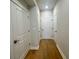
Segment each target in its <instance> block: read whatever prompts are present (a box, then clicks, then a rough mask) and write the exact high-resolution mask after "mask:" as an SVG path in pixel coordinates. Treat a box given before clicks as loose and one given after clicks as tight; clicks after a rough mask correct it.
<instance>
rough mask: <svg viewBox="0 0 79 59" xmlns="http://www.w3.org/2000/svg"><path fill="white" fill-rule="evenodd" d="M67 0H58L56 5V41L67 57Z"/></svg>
mask: <svg viewBox="0 0 79 59" xmlns="http://www.w3.org/2000/svg"><path fill="white" fill-rule="evenodd" d="M68 1H69V0H59V1H58V3H57V5H56V11H57V12H56V15H57V33H56V39H55V40H56V42H57V44H58V45H59V47H60V48H61V50H62V51H63V53H64V54H65V56H66V57H67V59H69V58H68V57H69V11H68V10H69V9H68V8H69V6H68Z"/></svg>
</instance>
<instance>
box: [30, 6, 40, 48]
mask: <svg viewBox="0 0 79 59" xmlns="http://www.w3.org/2000/svg"><path fill="white" fill-rule="evenodd" d="M38 16H39V15H38V9H37V7H36V6H34V7H32V8H31V9H30V20H31V49H37V48H39V41H40V28H39V27H40V26H39V19H38Z"/></svg>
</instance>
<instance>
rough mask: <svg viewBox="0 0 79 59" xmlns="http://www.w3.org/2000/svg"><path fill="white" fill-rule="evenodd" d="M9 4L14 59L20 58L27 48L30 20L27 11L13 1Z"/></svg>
mask: <svg viewBox="0 0 79 59" xmlns="http://www.w3.org/2000/svg"><path fill="white" fill-rule="evenodd" d="M11 5H12V6H11V7H12V11H11V12H12V18H11V21H12V29H13V40H14V45H13V46H14V49H13V50H14V59H20V58H21V57H22V56H23V54H24V53H25V52H28V50H29V41H30V32H28V30H30V20H29V18H28V17H27V14H28V11H25V10H23V9H22V8H21V7H19V6H17V5H16V4H14V3H11ZM16 41H17V42H16ZM15 42H16V43H15Z"/></svg>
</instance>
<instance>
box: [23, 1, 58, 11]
mask: <svg viewBox="0 0 79 59" xmlns="http://www.w3.org/2000/svg"><path fill="white" fill-rule="evenodd" d="M25 1H26V3H27V4H28V5H29V6H31V7H32V6H34V5H35V4H34V2H33V0H25ZM36 2H37V4H38V6H39V8H40V10H50V9H53V8H54V6H55V5H56V2H57V0H36Z"/></svg>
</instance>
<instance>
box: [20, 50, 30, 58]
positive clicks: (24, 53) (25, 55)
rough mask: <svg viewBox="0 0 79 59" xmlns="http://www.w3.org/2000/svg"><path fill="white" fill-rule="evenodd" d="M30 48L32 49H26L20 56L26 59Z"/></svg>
mask: <svg viewBox="0 0 79 59" xmlns="http://www.w3.org/2000/svg"><path fill="white" fill-rule="evenodd" d="M29 50H30V49H28V50H27V49H26V51H25V53H24V54H23V55H22V56H21V57H20V59H24V58H25V56H26V55H27V53H28V52H29Z"/></svg>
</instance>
